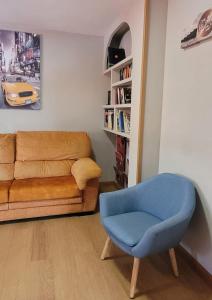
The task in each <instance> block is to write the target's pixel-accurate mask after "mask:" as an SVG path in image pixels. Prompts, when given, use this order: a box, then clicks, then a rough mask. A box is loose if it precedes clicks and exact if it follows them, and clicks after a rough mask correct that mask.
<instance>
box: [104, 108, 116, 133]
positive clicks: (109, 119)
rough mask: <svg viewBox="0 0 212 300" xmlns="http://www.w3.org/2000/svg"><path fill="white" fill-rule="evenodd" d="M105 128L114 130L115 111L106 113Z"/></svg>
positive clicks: (109, 110) (106, 111) (108, 110)
mask: <svg viewBox="0 0 212 300" xmlns="http://www.w3.org/2000/svg"><path fill="white" fill-rule="evenodd" d="M104 127H105V128H108V129H110V130H113V128H114V111H113V109H112V110H111V109H107V110H105V113H104Z"/></svg>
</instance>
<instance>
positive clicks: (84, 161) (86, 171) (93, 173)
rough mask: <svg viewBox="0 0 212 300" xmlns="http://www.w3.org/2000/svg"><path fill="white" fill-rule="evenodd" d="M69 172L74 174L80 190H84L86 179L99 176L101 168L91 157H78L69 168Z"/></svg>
mask: <svg viewBox="0 0 212 300" xmlns="http://www.w3.org/2000/svg"><path fill="white" fill-rule="evenodd" d="M71 173H72V175H73V176H74V178H75V180H76V183H77V185H78V187H79V189H80V190H84V189H85V187H86V184H87V181H88V180H90V179H94V178H98V177H100V176H101V173H102V171H101V168H100V167H99V166H98V165H97V164H96V163H95V161H93V160H92V159H91V158H80V159H78V160H77V161H76V162H75V163H74V164H73V166H72V168H71Z"/></svg>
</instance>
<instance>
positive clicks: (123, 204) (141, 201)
mask: <svg viewBox="0 0 212 300" xmlns="http://www.w3.org/2000/svg"><path fill="white" fill-rule="evenodd" d="M195 202H196V198H195V189H194V186H193V184H192V183H191V182H190V181H189V180H188V179H186V178H185V177H182V176H178V175H174V174H168V173H164V174H160V175H157V176H155V177H153V178H151V179H149V180H146V181H144V182H142V183H140V184H137V185H135V186H133V187H130V188H127V189H123V190H119V191H116V192H110V193H103V194H100V217H101V221H102V224H103V226H104V228H105V230H106V232H107V233H108V238H107V240H106V243H105V246H104V249H103V252H102V255H101V259H104V258H105V257H106V254H107V249H108V246H109V244H110V242H111V241H113V242H114V244H116V245H117V246H118V247H119V248H121V249H122V250H123V251H124V252H126V253H128V254H129V255H132V256H133V257H134V264H133V270H132V278H131V286H130V298H134V295H135V288H136V282H137V277H138V271H139V265H140V259H141V258H143V257H145V256H149V255H151V254H154V253H158V252H161V251H164V250H168V249H169V254H170V259H171V264H172V268H173V271H174V274H175V276H178V269H177V261H176V257H175V251H174V247H175V246H177V245H178V243H179V242H180V241H181V239H182V237H183V235H184V233H185V230H186V228H187V226H188V224H189V222H190V219H191V217H192V215H193V212H194V209H195Z"/></svg>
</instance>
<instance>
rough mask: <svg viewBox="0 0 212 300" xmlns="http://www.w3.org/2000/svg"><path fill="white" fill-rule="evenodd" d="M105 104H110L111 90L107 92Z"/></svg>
mask: <svg viewBox="0 0 212 300" xmlns="http://www.w3.org/2000/svg"><path fill="white" fill-rule="evenodd" d="M107 104H108V105H111V91H108V92H107Z"/></svg>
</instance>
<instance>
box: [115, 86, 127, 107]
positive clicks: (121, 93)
mask: <svg viewBox="0 0 212 300" xmlns="http://www.w3.org/2000/svg"><path fill="white" fill-rule="evenodd" d="M130 103H131V87H118V88H117V89H116V104H130Z"/></svg>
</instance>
